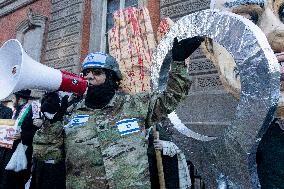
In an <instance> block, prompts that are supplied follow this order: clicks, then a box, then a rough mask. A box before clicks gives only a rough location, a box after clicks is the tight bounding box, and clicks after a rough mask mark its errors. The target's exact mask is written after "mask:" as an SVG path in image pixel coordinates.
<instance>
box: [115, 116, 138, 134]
mask: <svg viewBox="0 0 284 189" xmlns="http://www.w3.org/2000/svg"><path fill="white" fill-rule="evenodd" d="M116 126H117V128H118V130H119V133H120V135H121V136H124V135H128V134H131V133H135V132H139V131H140V127H139V125H138V119H135V118H133V119H123V120H120V121H118V122H116Z"/></svg>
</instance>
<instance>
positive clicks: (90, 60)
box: [34, 39, 200, 189]
mask: <svg viewBox="0 0 284 189" xmlns="http://www.w3.org/2000/svg"><path fill="white" fill-rule="evenodd" d="M182 42H183V43H180V44H177V46H176V49H175V50H173V51H172V57H171V56H167V57H168V58H166V59H167V61H172V60H178V61H180V60H181V59H183V60H184V59H185V58H187V57H188V56H189V55H190V54H191V53H192V52H193V51H194V50H195V49H196V48H197V47H198V46H199V45H200V41H198V42H197V43H194V44H192V40H191V39H187V40H186V42H187V43H184V42H185V41H182ZM181 44H183V45H181ZM174 48H175V47H174ZM185 49H188V51H187V52H185V51H184V50H185ZM179 50H182V53H183V56H181V55H180V54H179ZM181 57H182V58H181ZM165 61H166V60H165ZM82 72H83V76H84V78H85V79H86V80H88V83H89V86H88V89H87V92H86V95H85V96H84V98H83V99H82V100H81V101H79V102H76V103H74V104H73V105H72V106H70V107H69V108H68V110H69V115H65V116H63V115H64V114H62V113H60V112H62V111H59V112H55V111H53V110H56V108H54V107H56V106H57V107H61V106H60V103H56V102H57V101H58V99H59V97H54V93H52V95H47V96H46V97H45V98H46V99H45V100H44V102H43V104H42V112H43V114H44V115H45V117H46V119H47V120H49V123H50V124H51V125H50V126H49V128H52V130H53V131H52V132H50V133H43V132H42V133H39V132H38V133H37V134H36V136H35V138H34V151H35V153H34V154H35V156H36V157H37V158H41V159H44V160H48V159H52V160H55V161H61V160H62V158H64V157H63V155H59V156H58V155H55V154H56V153H55V154H54V153H53V154H54V155H51V154H52V153H51V151H52V152H55V151H57V150H56V149H58V150H59V146H60V145H59V146H58V145H57V144H55V143H56V142H55V143H53V142H49V143H48V145H47V144H46V143H41V140H42V138H44V137H43V136H42V135H47V136H48V137H49V139H50V140H53V141H55V140H54V139H55V138H62V137H63V135H58V133H60V132H54V130H56V129H58V131H60V130H62V128H63V125H64V130H65V134H66V137H65V138H64V147H65V148H64V150H65V155H66V159H65V163H66V186H67V188H70V189H88V188H90V189H95V188H98V189H104V188H105V189H106V188H114V189H123V188H127V189H131V188H133V189H139V188H141V189H144V188H145V189H148V188H151V184H150V179H149V170H148V158H147V145H146V144H145V129H146V128H148V127H150V126H151V125H153V124H155V123H156V122H159V121H160V120H162V119H163V118H164V117H166V116H167V114H168V113H170V112H172V111H173V110H174V109H175V108H176V106H177V105H178V103H179V102H180V101H181V100H182V99H184V98H185V96H186V95H187V93H188V90H189V87H190V84H191V82H190V80H189V79H188V74H187V72H186V66H185V65H184V64H181V63H174V64H173V65H172V69H171V72H170V73H169V79H168V84H167V88H166V90H164V91H162V92H150V93H138V94H136V95H129V94H124V93H121V92H118V91H117V89H118V86H119V81H120V80H121V79H122V76H121V73H120V70H119V66H118V63H117V62H116V60H115V59H114V58H113V57H112V56H110V55H107V54H104V53H91V54H89V55H88V56H87V57H86V59H85V60H84V62H83V64H82ZM52 96H53V97H52ZM61 104H62V103H61ZM63 104H64V103H63ZM58 109H61V110H62V109H64V108H58ZM51 133H54V136H51V135H50V134H51ZM56 133H57V134H56ZM62 141H63V140H62ZM60 143H61V142H60ZM41 144H42V145H41ZM47 149H48V150H47ZM59 151H60V150H59ZM58 154H64V153H58ZM50 156H53V157H50Z"/></svg>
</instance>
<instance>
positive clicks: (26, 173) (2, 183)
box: [0, 105, 37, 189]
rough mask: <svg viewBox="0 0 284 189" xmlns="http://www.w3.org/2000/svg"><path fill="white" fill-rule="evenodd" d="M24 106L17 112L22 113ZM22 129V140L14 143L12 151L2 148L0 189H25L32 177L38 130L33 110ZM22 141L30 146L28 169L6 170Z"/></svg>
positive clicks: (27, 153) (30, 111) (27, 152)
mask: <svg viewBox="0 0 284 189" xmlns="http://www.w3.org/2000/svg"><path fill="white" fill-rule="evenodd" d="M23 106H24V105H22V106H20V107H19V108H18V109H17V111H20V110H21V108H23ZM16 115H17V113H16ZM21 129H22V131H21V139H20V140H15V141H14V143H13V148H12V149H8V148H0V189H24V185H25V183H26V182H27V181H28V179H29V177H30V172H31V165H32V163H31V162H32V141H33V136H34V134H35V132H36V130H37V127H36V126H34V125H33V120H32V110H31V108H30V110H29V112H28V114H27V116H26V117H25V119H24V120H23V123H22V125H21ZM21 141H22V143H23V144H24V145H27V146H28V148H27V150H26V156H27V160H28V168H27V169H26V170H23V171H20V172H14V171H7V170H5V167H6V165H7V164H8V162H9V161H10V159H11V157H12V155H13V153H14V151H15V150H16V148H17V146H18V144H19V143H20V142H21Z"/></svg>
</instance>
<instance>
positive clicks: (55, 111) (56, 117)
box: [41, 92, 68, 123]
mask: <svg viewBox="0 0 284 189" xmlns="http://www.w3.org/2000/svg"><path fill="white" fill-rule="evenodd" d="M67 108H68V96H67V95H66V96H64V97H63V98H62V99H61V100H60V98H59V95H58V93H57V92H50V93H46V94H45V95H44V97H43V99H42V101H41V112H42V113H43V114H44V115H45V117H46V118H47V119H49V120H50V122H51V123H54V122H56V121H62V119H63V116H64V115H65V113H66V111H67Z"/></svg>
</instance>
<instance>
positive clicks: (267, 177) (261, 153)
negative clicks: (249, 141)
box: [256, 119, 284, 189]
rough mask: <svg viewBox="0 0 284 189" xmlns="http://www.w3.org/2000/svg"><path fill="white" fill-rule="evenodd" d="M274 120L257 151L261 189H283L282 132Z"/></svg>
mask: <svg viewBox="0 0 284 189" xmlns="http://www.w3.org/2000/svg"><path fill="white" fill-rule="evenodd" d="M280 124H282V125H283V123H281V121H280V120H278V119H274V120H273V121H272V122H271V124H270V126H269V128H268V130H267V131H266V133H265V134H264V135H263V137H262V139H261V141H260V144H259V146H258V149H257V155H256V160H257V172H258V177H259V181H260V184H261V188H262V189H280V188H284V158H283V157H284V147H283V145H284V131H283V130H281V128H280Z"/></svg>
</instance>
